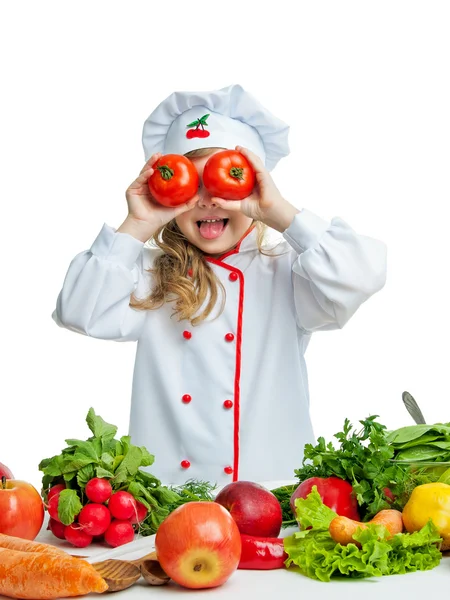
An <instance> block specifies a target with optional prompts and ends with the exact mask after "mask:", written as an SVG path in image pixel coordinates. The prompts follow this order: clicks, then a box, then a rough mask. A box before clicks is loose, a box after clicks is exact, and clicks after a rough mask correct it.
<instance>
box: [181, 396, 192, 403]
mask: <svg viewBox="0 0 450 600" xmlns="http://www.w3.org/2000/svg"><path fill="white" fill-rule="evenodd" d="M181 400H182V401H183V402H184V403H185V404H189V402H190V401H191V400H192V397H191V396H189V394H185V395H184V396H183V397H182V398H181Z"/></svg>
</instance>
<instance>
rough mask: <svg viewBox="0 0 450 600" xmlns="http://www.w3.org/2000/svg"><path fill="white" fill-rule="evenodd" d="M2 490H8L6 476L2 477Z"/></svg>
mask: <svg viewBox="0 0 450 600" xmlns="http://www.w3.org/2000/svg"><path fill="white" fill-rule="evenodd" d="M0 490H6V477H5V475H3V477H2V483H1V485H0Z"/></svg>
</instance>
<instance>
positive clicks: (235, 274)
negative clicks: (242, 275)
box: [228, 271, 239, 281]
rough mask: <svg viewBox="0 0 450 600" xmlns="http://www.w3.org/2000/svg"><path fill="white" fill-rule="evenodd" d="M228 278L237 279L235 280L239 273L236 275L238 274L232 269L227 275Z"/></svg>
mask: <svg viewBox="0 0 450 600" xmlns="http://www.w3.org/2000/svg"><path fill="white" fill-rule="evenodd" d="M228 279H229V280H230V281H237V280H238V279H239V275H238V274H237V273H236V272H235V271H232V272H231V273H230V275H229V277H228Z"/></svg>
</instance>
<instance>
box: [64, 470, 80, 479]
mask: <svg viewBox="0 0 450 600" xmlns="http://www.w3.org/2000/svg"><path fill="white" fill-rule="evenodd" d="M76 476H77V471H72V472H71V473H64V475H63V477H64V481H72V479H75V477H76Z"/></svg>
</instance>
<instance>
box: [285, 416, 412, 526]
mask: <svg viewBox="0 0 450 600" xmlns="http://www.w3.org/2000/svg"><path fill="white" fill-rule="evenodd" d="M377 418H378V415H374V416H371V417H369V418H367V419H365V420H362V421H359V423H360V424H361V425H362V428H361V429H360V430H359V431H356V430H352V425H351V423H350V421H349V420H348V419H345V422H344V427H343V430H342V431H340V432H339V433H336V434H335V435H334V437H335V438H336V439H337V440H338V442H339V446H338V447H337V448H335V447H334V446H333V443H332V442H329V443H328V444H327V443H326V442H325V439H324V438H323V437H319V438H318V440H317V445H316V446H313V445H312V444H306V445H305V449H304V457H303V465H302V467H301V468H300V469H296V470H295V475H296V477H298V479H299V480H300V482H302V481H304V480H305V479H309V478H310V477H324V478H326V477H340V478H341V479H345V480H347V481H349V482H350V483H351V484H352V486H353V490H354V492H355V495H356V498H357V501H358V504H359V508H360V514H361V517H362V520H363V521H368V520H370V519H371V518H372V517H373V516H374V515H376V514H377V513H378V512H379V511H380V510H383V509H386V508H396V509H397V510H402V509H403V506H404V505H405V504H406V502H407V500H408V498H409V495H410V492H411V491H412V489H413V487H414V486H415V485H417V484H418V483H419V481H417V480H415V475H414V474H413V473H412V472H411V470H410V469H409V468H408V466H405V465H399V464H395V463H394V462H393V461H392V458H393V456H394V448H393V447H392V446H391V445H390V444H389V443H388V440H387V431H386V427H385V426H384V425H382V424H381V423H378V422H377V421H376V419H377ZM386 488H388V489H389V490H390V491H391V492H392V493H393V495H394V501H392V500H390V498H389V495H386V491H387V490H386ZM388 494H389V492H388Z"/></svg>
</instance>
